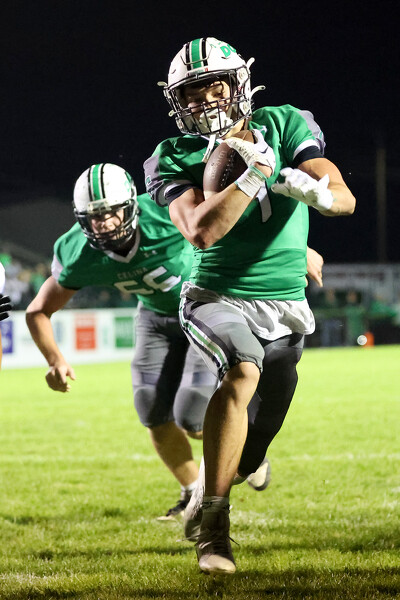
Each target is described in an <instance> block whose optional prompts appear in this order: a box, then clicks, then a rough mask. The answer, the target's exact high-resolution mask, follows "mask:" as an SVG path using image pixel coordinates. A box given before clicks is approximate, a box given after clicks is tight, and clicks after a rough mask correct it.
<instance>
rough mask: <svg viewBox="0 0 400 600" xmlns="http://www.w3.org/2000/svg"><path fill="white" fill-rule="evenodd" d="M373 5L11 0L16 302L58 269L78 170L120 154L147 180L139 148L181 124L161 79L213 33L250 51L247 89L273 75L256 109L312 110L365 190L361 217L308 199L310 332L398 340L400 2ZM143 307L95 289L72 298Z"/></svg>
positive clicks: (144, 150)
mask: <svg viewBox="0 0 400 600" xmlns="http://www.w3.org/2000/svg"><path fill="white" fill-rule="evenodd" d="M139 4H140V5H139ZM373 8H374V10H371V8H370V7H367V6H366V5H365V4H364V3H361V2H351V3H345V2H335V3H331V4H329V5H328V4H325V3H321V2H307V1H304V2H302V3H301V5H299V3H297V2H285V3H276V2H261V3H258V4H254V5H252V6H249V5H246V4H245V3H242V2H237V1H235V2H229V3H216V2H209V3H208V2H203V3H202V4H201V6H200V4H195V3H189V2H185V3H183V2H168V3H159V2H147V3H145V4H143V3H136V2H131V1H128V0H114V1H113V2H109V1H107V0H104V1H101V0H97V1H93V0H79V1H77V0H59V1H57V2H54V1H51V2H50V1H43V0H36V1H35V2H34V3H32V2H28V1H24V0H12V1H10V0H3V1H2V3H1V7H0V13H1V20H2V24H3V32H2V36H1V38H0V75H1V90H2V94H1V105H0V110H1V119H0V127H1V150H0V152H1V161H0V261H1V262H2V263H3V265H4V266H5V269H6V277H7V287H6V291H7V292H8V294H9V295H10V296H11V298H12V301H13V303H14V306H15V309H16V310H20V311H23V310H24V309H25V308H26V306H27V304H28V303H29V302H30V300H31V299H32V298H33V296H34V295H35V294H36V293H37V291H38V289H39V287H40V285H41V283H42V282H43V281H44V279H45V278H47V277H48V275H49V273H50V270H49V269H50V264H51V260H52V252H53V244H54V242H55V240H56V239H57V237H59V236H60V235H61V234H62V233H64V232H65V231H67V229H69V227H71V226H72V225H73V223H74V217H73V213H72V207H71V200H72V190H73V186H74V183H75V180H76V179H77V177H78V176H79V175H80V173H81V172H82V171H83V170H85V169H86V168H87V167H88V166H90V165H91V164H93V163H96V162H114V163H116V164H119V165H120V166H122V167H124V168H125V169H127V170H128V171H129V172H130V173H131V174H132V175H133V177H134V179H135V181H136V185H137V187H138V191H139V193H141V192H143V191H144V185H143V171H142V164H143V162H144V160H145V159H146V158H147V157H148V156H149V155H150V154H151V153H152V152H153V150H154V149H155V147H156V145H157V143H158V142H159V141H161V140H162V139H164V138H165V137H168V136H173V135H177V131H178V130H177V129H176V126H175V122H174V121H173V120H171V119H170V118H169V117H168V105H167V103H166V101H165V99H164V97H163V95H162V92H161V90H160V88H158V87H157V81H162V80H165V79H166V77H167V72H168V66H169V63H170V61H171V59H172V58H173V56H174V55H175V54H176V53H177V52H178V51H179V49H180V48H181V47H182V45H183V44H184V43H185V42H187V41H189V40H191V39H194V38H196V37H201V36H207V35H210V36H214V37H217V38H220V39H223V40H225V41H227V42H229V43H230V44H231V45H233V46H234V47H235V48H236V49H237V50H238V52H239V53H240V54H241V55H242V56H243V57H244V58H245V59H248V58H250V57H251V56H254V57H255V58H256V62H255V63H254V65H253V67H252V83H253V86H256V85H260V84H264V85H265V86H266V90H265V91H264V92H259V93H257V95H256V96H255V102H256V106H264V105H280V104H286V103H288V104H292V105H294V106H296V107H298V108H302V109H308V110H310V111H311V112H312V113H313V114H314V116H315V119H316V121H317V122H318V123H319V124H320V126H321V128H322V130H323V131H324V134H325V139H326V142H327V148H326V157H327V158H329V159H330V160H332V161H333V162H334V163H335V164H336V165H337V166H338V167H339V169H340V170H341V172H342V174H343V177H344V179H345V181H346V183H347V184H348V185H349V187H350V189H351V190H352V192H353V193H354V195H355V196H356V198H357V202H358V204H357V209H356V213H355V214H354V215H353V216H352V217H348V218H343V219H342V218H339V219H327V218H324V217H321V215H319V214H318V213H316V211H311V212H312V214H311V217H310V218H311V226H310V239H309V245H310V246H311V247H313V248H315V249H316V250H317V251H318V252H320V253H321V254H322V255H323V257H324V260H325V267H324V287H323V288H318V287H316V286H315V285H314V284H312V283H310V285H309V286H308V289H307V294H308V298H309V302H310V304H311V306H312V308H313V309H314V312H315V315H316V320H317V330H316V332H315V333H314V334H313V335H312V336H309V338H308V340H307V344H308V345H309V346H340V345H357V344H361V345H371V344H383V343H385V344H386V343H400V244H399V241H398V237H399V236H398V223H399V222H400V202H399V196H400V164H399V163H400V161H399V153H398V151H397V143H398V140H399V138H400V126H399V118H398V115H397V106H398V99H399V98H398V91H397V89H398V85H397V83H396V80H397V78H398V72H399V56H400V53H399V48H398V42H397V38H398V34H397V25H396V18H395V15H396V3H395V2H381V3H379V8H376V6H375V5H374V7H373ZM134 306H135V301H133V300H132V298H130V297H122V296H121V295H120V294H119V293H118V292H116V291H114V290H111V289H100V290H99V289H90V288H87V289H85V290H82V291H81V292H79V293H78V294H76V296H74V298H73V300H72V301H71V303H70V304H69V305H68V307H69V308H72V309H80V308H83V309H85V308H91V309H93V308H99V309H100V308H110V307H111V308H129V307H134ZM2 326H3V325H2ZM6 352H7V349H6Z"/></svg>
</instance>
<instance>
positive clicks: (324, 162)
mask: <svg viewBox="0 0 400 600" xmlns="http://www.w3.org/2000/svg"><path fill="white" fill-rule="evenodd" d="M280 174H281V176H282V177H283V181H282V182H281V183H275V184H274V185H273V186H272V190H273V191H274V192H276V193H278V194H282V195H283V196H290V197H291V198H294V199H295V200H298V201H299V202H304V204H307V205H308V206H312V207H313V208H316V209H317V210H318V211H319V212H320V213H322V214H323V215H326V216H328V217H336V216H339V215H351V214H353V212H354V209H355V206H356V200H355V198H354V196H353V194H352V193H351V191H350V190H349V188H348V187H347V185H346V184H345V182H344V180H343V177H342V175H341V173H340V171H339V169H338V168H337V166H336V165H335V164H334V163H332V162H331V161H330V160H328V159H327V158H312V159H310V160H306V161H304V162H303V163H301V164H300V165H299V167H298V169H292V168H290V167H286V168H285V169H282V170H281V172H280Z"/></svg>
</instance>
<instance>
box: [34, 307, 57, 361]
mask: <svg viewBox="0 0 400 600" xmlns="http://www.w3.org/2000/svg"><path fill="white" fill-rule="evenodd" d="M25 318H26V324H27V326H28V329H29V331H30V334H31V336H32V339H33V341H34V342H35V344H36V346H37V347H38V348H39V350H40V352H41V353H42V354H43V356H44V357H45V359H46V361H47V363H48V364H49V365H54V364H55V362H59V361H60V360H62V361H64V360H65V359H64V357H63V355H62V354H61V352H60V349H59V348H58V346H57V344H56V341H55V339H54V333H53V328H52V326H51V322H50V318H49V317H48V316H47V315H46V314H44V313H42V312H27V313H26V316H25Z"/></svg>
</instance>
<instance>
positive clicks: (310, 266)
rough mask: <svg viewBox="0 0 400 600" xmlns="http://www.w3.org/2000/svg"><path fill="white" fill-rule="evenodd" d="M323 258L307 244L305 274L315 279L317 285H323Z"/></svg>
mask: <svg viewBox="0 0 400 600" xmlns="http://www.w3.org/2000/svg"><path fill="white" fill-rule="evenodd" d="M323 265H324V259H323V258H322V256H321V255H320V254H318V252H316V250H313V249H312V248H308V246H307V276H308V277H309V278H310V279H312V280H313V281H315V283H316V284H317V285H318V286H319V287H323V285H324V284H323V282H322V267H323Z"/></svg>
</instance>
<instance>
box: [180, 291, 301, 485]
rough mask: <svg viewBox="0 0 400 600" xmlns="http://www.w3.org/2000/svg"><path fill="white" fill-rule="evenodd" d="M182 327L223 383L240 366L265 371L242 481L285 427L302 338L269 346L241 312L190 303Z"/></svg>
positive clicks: (251, 411) (251, 413) (251, 414)
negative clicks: (253, 329)
mask: <svg viewBox="0 0 400 600" xmlns="http://www.w3.org/2000/svg"><path fill="white" fill-rule="evenodd" d="M181 325H182V326H183V327H184V330H185V332H186V334H187V336H188V339H189V340H190V343H191V344H192V345H193V347H195V348H196V349H197V351H198V352H199V353H200V354H201V355H202V356H203V358H204V360H205V362H206V363H207V364H208V366H209V368H210V370H211V371H212V372H214V374H216V375H218V377H219V379H222V377H223V376H224V374H225V373H226V371H227V370H228V369H230V368H231V367H233V366H234V365H236V364H238V363H240V362H253V363H255V364H256V365H257V366H258V367H259V369H260V371H261V376H260V381H259V383H258V386H257V391H256V393H255V394H254V396H253V398H252V400H251V401H250V404H249V406H248V409H247V413H248V434H247V438H246V442H245V445H244V448H243V452H242V456H241V459H240V464H239V473H240V474H241V475H242V476H247V475H249V474H250V473H254V471H256V470H257V468H258V467H259V465H260V464H261V462H262V460H263V458H264V456H265V454H266V452H267V449H268V447H269V445H270V443H271V442H272V440H273V439H274V437H275V436H276V434H277V433H278V431H279V430H280V428H281V427H282V424H283V421H284V419H285V416H286V414H287V411H288V409H289V406H290V403H291V400H292V398H293V394H294V391H295V389H296V385H297V379H298V377H297V369H296V365H297V363H298V362H299V360H300V358H301V355H302V351H303V345H304V335H302V334H299V333H292V334H291V335H287V336H284V337H281V338H279V339H277V340H273V341H268V340H265V339H262V338H260V337H259V336H257V335H256V334H254V333H253V332H252V331H251V329H250V327H249V325H248V323H247V321H246V319H245V318H244V316H243V315H242V314H241V313H240V312H239V311H238V310H237V309H235V308H233V307H231V306H229V305H226V304H222V303H207V304H204V303H201V302H195V301H191V300H190V299H188V298H187V299H186V301H185V302H184V303H183V306H182V311H181Z"/></svg>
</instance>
